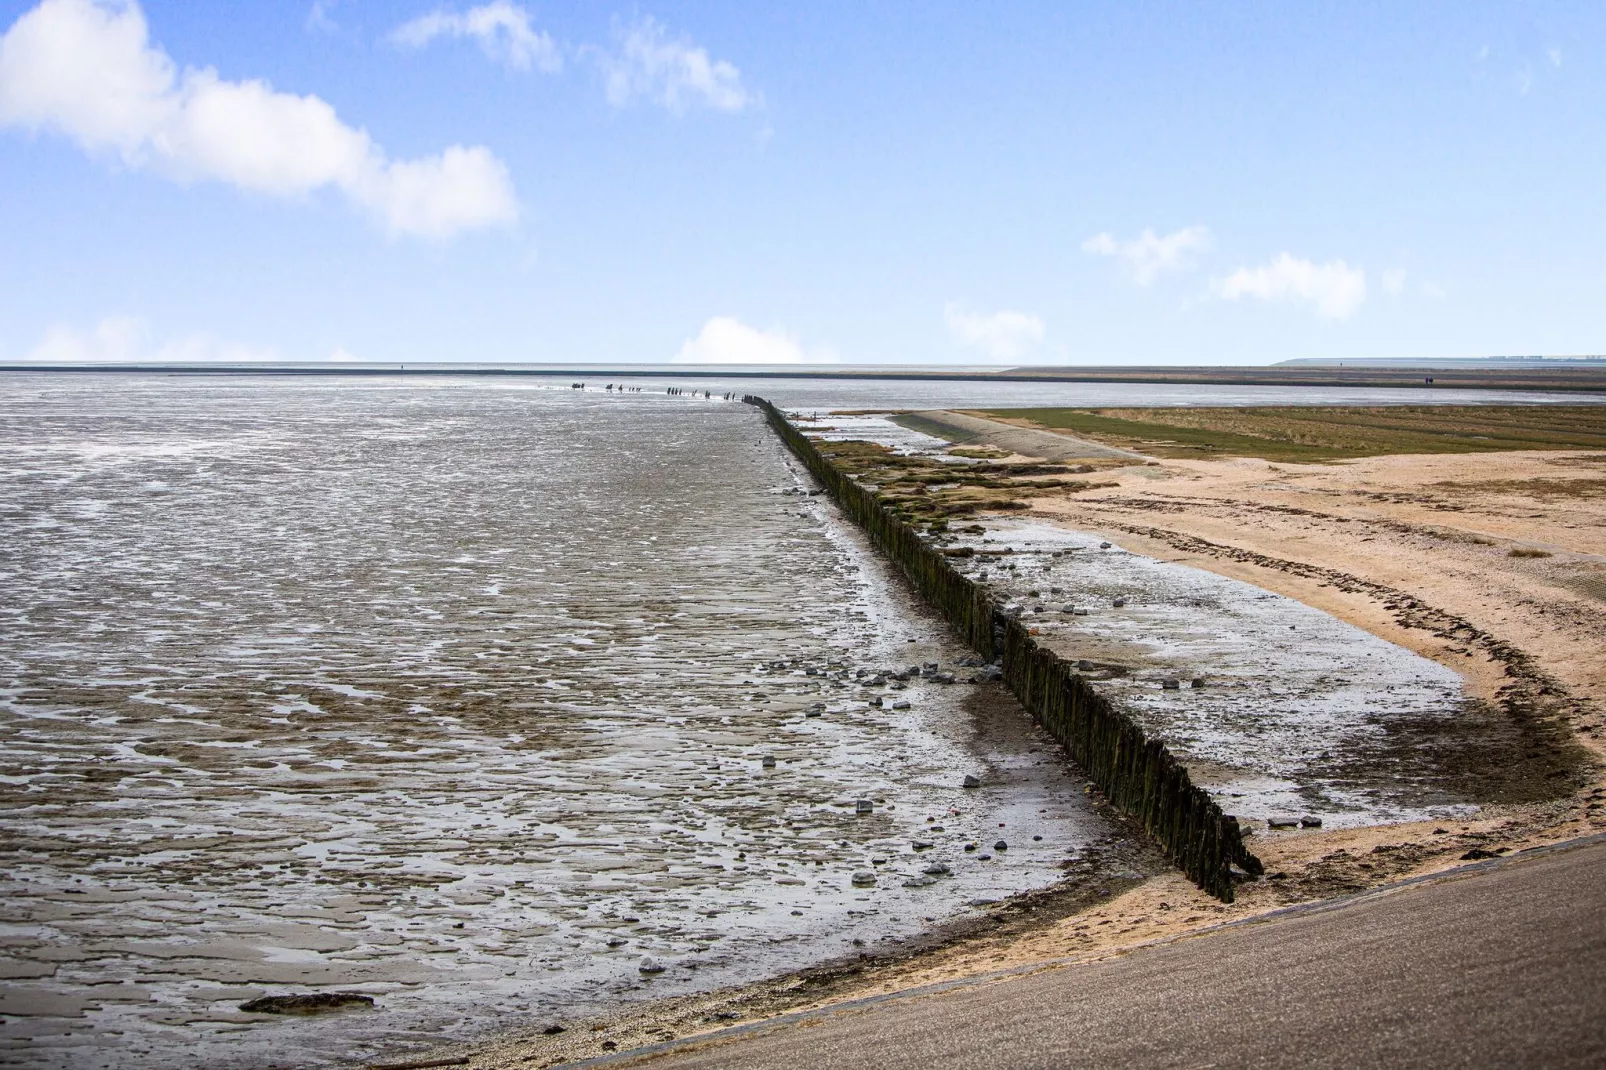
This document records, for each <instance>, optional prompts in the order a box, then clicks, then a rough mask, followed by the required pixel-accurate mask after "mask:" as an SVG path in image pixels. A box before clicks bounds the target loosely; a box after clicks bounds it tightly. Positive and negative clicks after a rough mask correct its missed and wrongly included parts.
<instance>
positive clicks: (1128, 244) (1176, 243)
mask: <svg viewBox="0 0 1606 1070" xmlns="http://www.w3.org/2000/svg"><path fill="white" fill-rule="evenodd" d="M1212 241H1213V239H1212V237H1211V234H1210V228H1209V227H1183V228H1182V229H1181V230H1177V231H1173V232H1171V233H1170V234H1167V235H1165V236H1164V237H1161V236H1160V235H1158V234H1156V233H1155V232H1154V231H1153V230H1151V229H1149V228H1147V227H1145V228H1144V230H1143V233H1142V234H1139V235H1138V236H1137V237H1136V238H1133V239H1132V240H1131V241H1117V240H1116V239H1115V236H1114V235H1112V234H1095V235H1093V236H1092V237H1091V238H1089V239H1087V241H1085V242H1083V243H1082V251H1083V252H1084V253H1092V254H1094V255H1095V256H1114V257H1119V258H1120V259H1121V260H1122V261H1124V262H1125V264H1126V269H1127V271H1128V272H1129V273H1130V274H1131V276H1132V281H1133V282H1135V283H1137V284H1138V285H1139V286H1147V285H1149V283H1151V282H1153V281H1154V280H1155V279H1156V278H1158V277H1159V276H1160V275H1161V274H1163V273H1164V272H1167V271H1176V270H1179V269H1181V268H1185V267H1188V266H1190V264H1191V263H1192V254H1193V253H1202V252H1205V251H1206V250H1208V249H1209V248H1210V246H1211V244H1212Z"/></svg>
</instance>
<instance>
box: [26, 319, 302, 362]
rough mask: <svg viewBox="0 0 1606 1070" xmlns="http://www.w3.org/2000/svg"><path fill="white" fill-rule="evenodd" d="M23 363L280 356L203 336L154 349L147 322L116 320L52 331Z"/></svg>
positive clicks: (232, 359)
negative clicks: (92, 325) (86, 326)
mask: <svg viewBox="0 0 1606 1070" xmlns="http://www.w3.org/2000/svg"><path fill="white" fill-rule="evenodd" d="M23 359H24V360H28V361H37V362H40V363H46V364H129V363H140V364H205V363H214V362H223V363H241V362H247V361H263V360H277V359H279V355H278V353H277V352H275V351H274V350H272V349H258V348H254V347H251V346H243V345H238V344H235V343H232V342H224V341H221V340H220V339H218V338H216V337H214V336H212V335H210V334H206V333H204V332H203V333H196V334H191V335H188V336H187V337H184V338H178V339H170V340H168V341H166V342H161V343H155V344H153V343H152V341H151V338H150V331H149V330H148V329H147V328H146V326H145V324H144V323H142V322H140V321H139V320H137V319H134V318H132V317H128V316H117V317H112V318H109V319H104V320H102V321H101V322H100V323H99V324H97V325H96V326H95V327H93V328H91V329H89V330H80V329H79V328H76V327H71V326H65V325H58V326H55V327H51V328H50V329H49V330H47V331H46V332H45V335H44V337H43V338H42V339H40V341H39V344H38V345H36V346H34V348H33V350H32V352H30V353H29V354H28V355H27V356H26V357H24V358H23Z"/></svg>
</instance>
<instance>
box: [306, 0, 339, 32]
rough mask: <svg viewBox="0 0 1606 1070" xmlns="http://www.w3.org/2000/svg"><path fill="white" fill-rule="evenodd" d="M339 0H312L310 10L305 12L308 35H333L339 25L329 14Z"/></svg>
mask: <svg viewBox="0 0 1606 1070" xmlns="http://www.w3.org/2000/svg"><path fill="white" fill-rule="evenodd" d="M338 2H339V0H312V9H311V10H310V11H308V12H307V21H306V27H307V31H308V32H309V33H335V32H336V31H338V30H339V29H340V24H339V23H337V22H336V21H335V19H334V16H333V15H331V14H330V12H331V11H333V10H334V7H335V4H337V3H338Z"/></svg>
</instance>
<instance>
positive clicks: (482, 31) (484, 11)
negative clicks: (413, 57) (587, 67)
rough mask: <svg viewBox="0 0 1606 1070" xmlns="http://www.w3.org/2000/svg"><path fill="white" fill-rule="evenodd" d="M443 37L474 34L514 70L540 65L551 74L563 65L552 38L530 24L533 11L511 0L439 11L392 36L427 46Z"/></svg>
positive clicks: (401, 42) (493, 55)
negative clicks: (458, 9)
mask: <svg viewBox="0 0 1606 1070" xmlns="http://www.w3.org/2000/svg"><path fill="white" fill-rule="evenodd" d="M440 37H472V38H474V40H476V41H478V42H479V46H480V48H481V50H483V51H484V53H485V54H486V55H487V56H489V57H491V59H493V60H495V61H496V62H498V63H502V64H505V65H507V66H508V67H511V68H512V69H514V70H520V71H527V70H529V69H530V68H531V67H536V68H538V69H540V70H542V71H545V72H547V73H548V74H555V73H557V72H558V71H560V70H562V69H563V54H562V53H561V52H559V51H558V46H557V45H556V44H554V43H553V41H552V38H551V37H549V36H547V35H546V34H545V33H542V32H541V31H539V30H537V29H536V28H535V27H534V26H532V25H531V24H530V13H529V12H528V11H526V10H525V9H524V8H522V7H520V6H519V5H518V4H515V3H512V2H511V0H492V2H491V3H489V4H481V5H480V6H479V7H471V8H469V9H468V10H467V11H464V12H453V11H436V12H434V13H432V14H429V15H424V16H421V17H419V18H416V19H414V20H413V21H411V22H408V23H405V24H403V25H402V26H400V27H398V28H397V29H396V32H395V33H393V34H391V40H393V41H395V42H396V43H397V44H399V45H405V46H407V47H409V48H423V47H424V46H425V45H427V44H429V43H430V42H431V41H434V40H435V39H437V38H440Z"/></svg>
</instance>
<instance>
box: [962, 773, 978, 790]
mask: <svg viewBox="0 0 1606 1070" xmlns="http://www.w3.org/2000/svg"><path fill="white" fill-rule="evenodd" d="M965 787H967V788H979V787H981V777H979V776H976V775H975V774H973V773H966V774H965Z"/></svg>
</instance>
